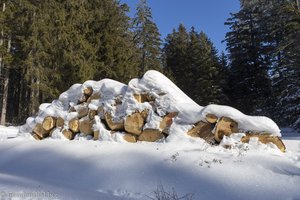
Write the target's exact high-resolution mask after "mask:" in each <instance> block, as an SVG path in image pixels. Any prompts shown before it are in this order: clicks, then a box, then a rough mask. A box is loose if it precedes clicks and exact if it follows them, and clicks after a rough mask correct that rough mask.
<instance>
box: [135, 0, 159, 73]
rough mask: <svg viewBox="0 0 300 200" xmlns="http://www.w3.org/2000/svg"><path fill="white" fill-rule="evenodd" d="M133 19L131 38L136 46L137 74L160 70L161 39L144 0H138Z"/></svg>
mask: <svg viewBox="0 0 300 200" xmlns="http://www.w3.org/2000/svg"><path fill="white" fill-rule="evenodd" d="M136 11H137V12H136V15H135V17H134V19H133V34H134V37H133V40H134V42H135V44H136V46H137V48H138V63H139V64H138V66H139V75H140V76H141V75H143V74H144V73H145V72H146V71H148V70H150V69H155V70H158V71H162V64H161V59H160V58H161V48H160V46H161V39H160V33H159V32H158V28H157V26H156V24H155V23H154V22H153V20H152V13H151V9H150V7H149V6H148V5H147V2H146V0H140V2H139V4H138V6H137V9H136Z"/></svg>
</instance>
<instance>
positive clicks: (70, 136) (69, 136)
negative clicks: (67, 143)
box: [62, 129, 75, 140]
mask: <svg viewBox="0 0 300 200" xmlns="http://www.w3.org/2000/svg"><path fill="white" fill-rule="evenodd" d="M62 134H63V135H64V136H65V137H66V138H67V139H69V140H73V139H74V137H75V133H74V132H72V131H71V130H69V129H64V130H63V132H62Z"/></svg>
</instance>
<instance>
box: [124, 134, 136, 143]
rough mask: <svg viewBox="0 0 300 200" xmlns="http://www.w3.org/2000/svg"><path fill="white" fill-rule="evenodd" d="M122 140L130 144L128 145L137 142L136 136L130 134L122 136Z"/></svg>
mask: <svg viewBox="0 0 300 200" xmlns="http://www.w3.org/2000/svg"><path fill="white" fill-rule="evenodd" d="M123 138H124V140H125V141H127V142H130V143H136V142H137V140H136V136H134V135H132V134H130V133H126V134H125V135H124V136H123Z"/></svg>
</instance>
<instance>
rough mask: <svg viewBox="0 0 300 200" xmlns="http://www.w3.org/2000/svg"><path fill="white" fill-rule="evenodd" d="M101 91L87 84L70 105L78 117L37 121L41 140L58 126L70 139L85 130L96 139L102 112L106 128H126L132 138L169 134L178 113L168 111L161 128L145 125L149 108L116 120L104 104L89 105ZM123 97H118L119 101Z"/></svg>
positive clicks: (148, 99)
mask: <svg viewBox="0 0 300 200" xmlns="http://www.w3.org/2000/svg"><path fill="white" fill-rule="evenodd" d="M100 96H101V95H100V94H97V93H93V90H92V88H86V89H85V90H84V91H83V95H82V97H81V98H80V100H79V101H78V104H77V105H76V106H74V107H70V108H69V112H76V113H77V117H75V118H73V119H71V120H70V121H68V122H65V121H64V119H62V118H61V117H58V118H56V117H53V116H47V117H45V118H44V120H43V122H42V123H37V124H36V126H35V127H34V129H33V131H32V136H33V137H34V138H35V139H37V140H41V139H44V138H46V137H49V136H51V135H52V133H53V132H54V130H57V129H59V130H60V131H61V132H62V134H63V135H64V136H65V137H66V138H67V139H70V140H72V139H74V137H75V135H76V134H78V133H82V134H84V135H92V136H93V137H94V139H95V140H98V139H99V135H100V134H99V130H93V125H94V124H95V123H96V122H95V120H94V118H95V116H96V115H98V114H100V116H103V117H102V119H101V120H102V122H103V124H105V125H106V129H107V130H110V131H111V133H112V134H113V133H115V132H117V131H118V132H123V133H124V135H123V138H124V139H125V140H126V141H128V142H132V143H134V142H137V141H148V142H154V141H157V140H159V139H162V138H164V137H167V136H168V134H169V128H170V126H171V124H172V122H173V118H174V117H176V116H177V114H178V113H175V112H172V113H167V114H166V115H165V116H163V117H162V121H161V122H160V126H159V129H147V128H146V129H145V128H144V125H145V124H146V120H147V117H148V113H149V110H143V111H142V112H138V111H137V112H135V113H133V114H131V115H129V116H127V117H126V118H125V119H122V120H120V121H115V120H114V118H113V117H112V116H111V114H110V113H109V112H104V109H103V107H99V108H98V109H97V110H92V109H90V108H89V103H90V102H91V101H92V100H93V99H100ZM134 97H135V99H136V100H137V101H138V102H139V103H143V102H149V103H150V104H153V101H154V100H155V99H154V98H153V97H151V96H149V95H146V94H134ZM120 103H121V101H116V105H115V106H118V104H120Z"/></svg>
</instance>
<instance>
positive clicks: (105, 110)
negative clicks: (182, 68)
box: [19, 70, 281, 142]
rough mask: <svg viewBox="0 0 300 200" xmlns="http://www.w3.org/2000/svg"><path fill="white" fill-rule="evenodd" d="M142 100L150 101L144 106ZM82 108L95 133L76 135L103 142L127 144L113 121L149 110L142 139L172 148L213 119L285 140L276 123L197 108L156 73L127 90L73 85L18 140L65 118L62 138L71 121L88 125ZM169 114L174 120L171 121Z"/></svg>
mask: <svg viewBox="0 0 300 200" xmlns="http://www.w3.org/2000/svg"><path fill="white" fill-rule="evenodd" d="M138 98H140V100H139V99H138ZM142 98H144V99H146V100H141V99H142ZM82 107H83V108H87V113H86V114H85V115H84V117H83V118H84V119H85V120H90V121H89V123H90V124H91V130H92V132H91V134H90V133H88V134H87V133H83V132H81V131H78V132H76V133H81V134H82V133H83V135H93V134H94V136H95V134H96V133H95V132H97V133H98V135H99V136H98V137H97V139H99V140H112V141H124V139H122V138H124V135H126V134H127V132H126V130H127V129H126V124H125V130H124V128H121V129H116V131H115V130H113V129H112V128H109V127H108V126H107V124H108V120H110V121H111V123H125V122H126V119H127V117H128V116H130V115H132V114H134V113H141V112H143V111H145V110H147V117H146V118H145V119H144V122H143V123H144V124H143V127H142V130H141V131H142V133H143V131H145V130H152V132H151V133H153V130H157V131H158V132H155V134H159V133H160V134H161V135H162V136H165V137H166V136H167V140H166V141H167V142H172V141H175V140H176V141H178V140H190V139H191V137H190V136H188V135H187V134H186V133H187V131H189V130H190V129H191V128H192V127H194V125H195V123H197V122H199V121H204V122H205V121H206V120H205V118H206V115H207V114H213V115H215V116H217V117H218V118H221V117H228V118H231V119H232V120H234V121H236V122H237V123H238V129H239V131H240V132H246V131H254V132H259V133H269V134H272V135H274V136H281V134H280V129H279V128H278V126H277V125H276V123H275V122H274V121H272V120H271V119H269V118H267V117H261V116H247V115H245V114H243V113H241V112H240V111H238V110H236V109H234V108H232V107H229V106H221V105H208V106H206V107H202V106H200V105H198V104H197V103H195V102H194V101H193V100H192V99H191V98H189V97H188V96H187V95H186V94H185V93H184V92H182V91H181V90H180V89H179V88H178V87H177V86H176V85H175V84H174V83H173V82H172V81H171V80H169V79H168V78H167V77H165V76H164V75H163V74H161V73H160V72H157V71H154V70H150V71H148V72H146V73H145V74H144V76H143V77H142V78H141V79H132V80H131V81H130V82H129V83H128V85H125V84H123V83H120V82H117V81H114V80H111V79H103V80H100V81H91V80H89V81H86V82H84V83H83V84H74V85H73V86H71V87H70V88H69V89H68V90H67V91H65V92H63V93H62V94H61V95H60V96H59V98H58V99H57V100H54V101H53V102H52V103H44V104H41V105H40V107H39V112H38V114H37V116H36V117H30V118H28V119H27V121H26V124H25V125H24V126H23V127H21V128H20V133H19V134H20V135H26V133H28V132H32V131H33V130H34V129H35V128H36V127H37V124H43V122H44V120H45V117H47V116H51V117H53V118H55V119H57V118H61V119H62V120H63V122H64V123H63V126H62V127H57V126H56V130H55V134H53V135H52V137H55V138H61V137H56V136H57V132H62V131H63V130H69V129H70V123H69V122H70V121H71V120H72V119H76V118H77V119H78V121H79V125H80V122H82V121H83V118H82V116H80V114H79V112H80V111H79V110H80V109H81V108H82ZM90 111H95V112H94V113H96V114H95V116H90ZM170 114H172V117H168V116H169V115H170ZM109 117H111V118H109ZM163 120H165V121H164V123H165V124H167V125H166V126H164V128H165V129H166V130H167V131H166V132H163V131H164V130H162V128H161V127H162V125H161V124H162V121H163ZM58 128H59V131H57V129H58ZM162 132H163V133H164V135H163V134H162ZM55 135H56V136H55ZM50 136H51V134H50ZM134 137H135V138H136V137H139V135H134Z"/></svg>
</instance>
